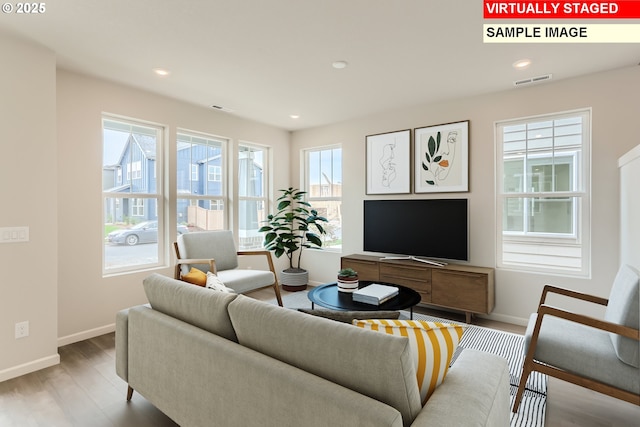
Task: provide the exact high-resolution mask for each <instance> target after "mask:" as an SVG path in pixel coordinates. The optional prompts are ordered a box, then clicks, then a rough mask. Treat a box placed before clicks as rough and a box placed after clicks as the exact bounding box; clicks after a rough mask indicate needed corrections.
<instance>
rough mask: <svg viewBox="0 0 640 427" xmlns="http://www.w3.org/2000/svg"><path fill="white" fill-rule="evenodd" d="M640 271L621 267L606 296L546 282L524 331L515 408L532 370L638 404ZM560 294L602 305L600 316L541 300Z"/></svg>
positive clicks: (639, 375) (639, 376)
mask: <svg viewBox="0 0 640 427" xmlns="http://www.w3.org/2000/svg"><path fill="white" fill-rule="evenodd" d="M638 277H639V276H638V272H637V271H635V270H634V269H632V268H631V267H629V266H627V265H623V266H621V267H620V270H619V271H618V274H617V275H616V278H615V280H614V282H613V287H612V288H611V293H610V294H609V299H605V298H600V297H597V296H593V295H588V294H584V293H580V292H576V291H571V290H568V289H563V288H558V287H555V286H551V285H546V286H545V287H544V289H543V291H542V297H541V299H540V304H539V306H538V312H537V313H534V314H533V315H531V318H530V319H529V325H528V327H527V331H526V333H525V345H524V352H525V354H526V356H525V361H524V365H523V367H522V376H521V378H520V384H519V386H518V393H517V394H516V398H515V401H514V403H513V408H512V411H513V412H517V411H518V406H519V405H520V401H521V399H522V394H523V392H524V389H525V384H526V382H527V378H528V377H529V374H530V373H531V371H538V372H542V373H544V374H547V375H551V376H553V377H556V378H559V379H561V380H564V381H568V382H571V383H573V384H577V385H579V386H582V387H586V388H589V389H591V390H594V391H597V392H599V393H603V394H606V395H609V396H612V397H615V398H618V399H622V400H625V401H627V402H630V403H633V404H635V405H640V369H639V366H640V363H639V357H640V355H639V353H640V332H639V329H640V315H639V312H640V302H639V299H640V295H639V291H638V286H639V280H638ZM552 293H554V294H559V295H563V296H566V297H569V298H575V299H579V300H582V301H586V302H589V303H594V304H600V305H604V306H606V307H607V308H606V312H605V316H604V319H603V320H600V319H596V318H593V317H589V316H585V315H582V314H578V313H572V312H569V311H566V310H563V309H560V308H557V307H552V306H550V305H547V304H545V300H546V297H547V295H548V294H552Z"/></svg>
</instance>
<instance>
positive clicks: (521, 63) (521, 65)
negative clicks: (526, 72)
mask: <svg viewBox="0 0 640 427" xmlns="http://www.w3.org/2000/svg"><path fill="white" fill-rule="evenodd" d="M512 65H513V68H515V69H516V70H523V69H525V68H527V67H528V66H529V65H531V60H530V59H520V60H518V61H516V62H514V63H513V64H512Z"/></svg>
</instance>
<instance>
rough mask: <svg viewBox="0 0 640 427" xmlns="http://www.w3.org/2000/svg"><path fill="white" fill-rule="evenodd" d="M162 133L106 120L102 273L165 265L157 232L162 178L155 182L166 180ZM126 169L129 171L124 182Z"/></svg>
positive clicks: (161, 220)
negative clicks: (161, 155) (163, 174)
mask: <svg viewBox="0 0 640 427" xmlns="http://www.w3.org/2000/svg"><path fill="white" fill-rule="evenodd" d="M163 130H164V129H163V128H162V127H159V126H154V125H150V124H146V123H139V122H136V121H132V120H123V119H116V118H112V117H109V116H104V117H103V118H102V146H103V161H102V201H103V233H104V239H105V244H104V250H103V262H102V265H103V269H102V271H103V274H112V273H120V272H125V271H134V270H139V269H140V268H148V267H152V266H158V265H161V264H162V263H163V262H164V251H162V250H160V249H159V248H162V247H164V245H163V242H164V241H165V239H166V236H164V234H163V233H158V230H159V229H160V230H162V229H163V227H162V225H163V224H164V216H163V212H164V209H162V200H163V194H162V179H155V177H156V176H158V177H161V176H162V167H161V166H160V164H161V158H160V157H159V156H160V153H161V152H162V150H161V148H162V134H163ZM123 170H126V171H127V172H126V181H125V182H122V171H123ZM156 173H157V175H156ZM145 177H154V178H151V179H145ZM158 225H160V227H159V226H158ZM126 246H135V248H127V247H126Z"/></svg>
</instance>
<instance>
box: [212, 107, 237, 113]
mask: <svg viewBox="0 0 640 427" xmlns="http://www.w3.org/2000/svg"><path fill="white" fill-rule="evenodd" d="M211 108H213V109H214V110H220V111H224V112H225V113H233V111H234V110H232V109H231V108H227V107H222V106H220V105H212V106H211Z"/></svg>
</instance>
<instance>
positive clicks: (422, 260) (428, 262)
mask: <svg viewBox="0 0 640 427" xmlns="http://www.w3.org/2000/svg"><path fill="white" fill-rule="evenodd" d="M380 259H382V260H385V259H408V260H411V261H418V262H423V263H425V264H429V265H435V266H436V267H444V266H445V265H447V263H446V262H442V261H434V260H431V259H424V258H418V257H414V256H385V257H382V258H380Z"/></svg>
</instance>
